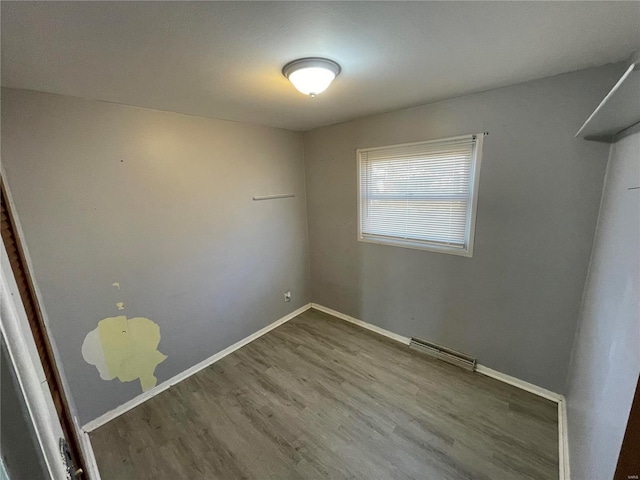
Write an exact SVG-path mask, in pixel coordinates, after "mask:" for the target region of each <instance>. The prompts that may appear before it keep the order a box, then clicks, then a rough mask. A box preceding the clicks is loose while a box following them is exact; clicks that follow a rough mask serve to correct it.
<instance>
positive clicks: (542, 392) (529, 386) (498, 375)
mask: <svg viewBox="0 0 640 480" xmlns="http://www.w3.org/2000/svg"><path fill="white" fill-rule="evenodd" d="M476 372H478V373H481V374H483V375H486V376H487V377H491V378H495V379H496V380H500V381H501V382H504V383H508V384H509V385H513V386H514V387H518V388H520V389H522V390H525V391H527V392H529V393H533V394H535V395H538V396H539V397H542V398H546V399H547V400H551V401H552V402H556V403H558V402H560V401H561V400H563V399H564V397H563V396H562V395H560V394H559V393H555V392H552V391H551V390H547V389H546V388H542V387H539V386H538V385H534V384H533V383H529V382H525V381H524V380H520V379H519V378H516V377H512V376H511V375H507V374H506V373H502V372H498V371H496V370H493V369H491V368H489V367H485V366H484V365H480V364H478V365H477V367H476Z"/></svg>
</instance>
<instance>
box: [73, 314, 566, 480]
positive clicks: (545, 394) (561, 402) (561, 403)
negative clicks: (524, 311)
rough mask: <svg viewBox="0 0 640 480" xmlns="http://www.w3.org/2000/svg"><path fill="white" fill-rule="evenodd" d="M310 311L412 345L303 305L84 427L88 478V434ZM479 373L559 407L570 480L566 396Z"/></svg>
mask: <svg viewBox="0 0 640 480" xmlns="http://www.w3.org/2000/svg"><path fill="white" fill-rule="evenodd" d="M309 308H315V309H316V310H319V311H321V312H324V313H327V314H329V315H332V316H334V317H337V318H340V319H341V320H344V321H346V322H349V323H352V324H354V325H358V326H359V327H362V328H366V329H367V330H371V331H372V332H375V333H378V334H380V335H384V336H385V337H388V338H391V339H392V340H395V341H397V342H400V343H402V344H404V345H409V342H410V341H411V339H410V338H409V337H405V336H403V335H398V334H396V333H393V332H390V331H389V330H386V329H384V328H381V327H378V326H376V325H373V324H371V323H367V322H365V321H363V320H360V319H357V318H354V317H351V316H350V315H346V314H344V313H341V312H338V311H337V310H333V309H332V308H328V307H325V306H323V305H318V304H317V303H309V304H307V305H304V306H303V307H301V308H299V309H297V310H295V311H293V312H291V313H290V314H289V315H286V316H284V317H282V318H281V319H279V320H276V321H275V322H273V323H272V324H270V325H267V326H266V327H264V328H263V329H261V330H258V331H257V332H255V333H253V334H251V335H249V336H248V337H246V338H244V339H242V340H240V341H239V342H236V343H234V344H233V345H231V346H230V347H227V348H225V349H224V350H222V351H221V352H218V353H216V354H215V355H213V356H211V357H209V358H207V359H206V360H203V361H202V362H200V363H198V364H197V365H194V366H193V367H191V368H189V369H188V370H185V371H184V372H182V373H179V374H178V375H176V376H174V377H172V378H170V379H169V380H167V381H165V382H162V383H161V384H160V385H157V386H155V387H154V388H152V389H151V390H148V391H147V392H145V393H143V394H141V395H138V396H137V397H135V398H133V399H132V400H130V401H128V402H127V403H125V404H123V405H121V406H120V407H118V408H115V409H113V410H111V411H110V412H107V413H105V414H104V415H101V416H100V417H98V418H96V419H95V420H92V421H90V422H88V423H87V424H86V425H84V427H82V430H83V432H82V437H83V438H82V440H83V443H84V447H85V448H84V450H85V457H86V458H85V460H86V462H87V468H88V469H89V470H90V471H89V474H90V476H91V478H92V480H100V474H99V472H98V468H97V464H96V461H95V457H94V455H93V449H92V448H91V440H90V439H89V435H88V432H91V431H93V430H95V429H96V428H98V427H100V426H102V425H104V424H105V423H107V422H109V421H111V420H113V419H114V418H117V417H119V416H120V415H122V414H123V413H126V412H128V411H129V410H131V409H132V408H134V407H137V406H138V405H140V404H141V403H144V402H146V401H147V400H149V399H150V398H152V397H155V396H156V395H158V394H159V393H161V392H163V391H165V390H167V389H168V388H170V387H171V386H173V385H175V384H177V383H179V382H181V381H182V380H184V379H186V378H188V377H190V376H191V375H193V374H195V373H197V372H199V371H200V370H202V369H203V368H206V367H208V366H209V365H211V364H213V363H215V362H217V361H218V360H220V359H222V358H224V357H226V356H227V355H229V354H230V353H232V352H234V351H236V350H238V349H239V348H241V347H243V346H245V345H246V344H248V343H250V342H252V341H253V340H255V339H256V338H259V337H261V336H262V335H264V334H265V333H267V332H269V331H271V330H273V329H274V328H276V327H279V326H280V325H282V324H283V323H286V322H288V321H289V320H291V319H292V318H294V317H296V316H298V315H300V314H301V313H303V312H305V311H306V310H308V309H309ZM476 372H478V373H480V374H482V375H486V376H488V377H491V378H494V379H496V380H499V381H501V382H504V383H507V384H509V385H513V386H514V387H517V388H520V389H522V390H525V391H527V392H530V393H533V394H535V395H538V396H540V397H542V398H546V399H547V400H551V401H553V402H556V403H557V404H558V448H559V452H558V453H559V463H560V480H570V468H569V443H568V434H567V408H566V400H565V398H564V396H563V395H560V394H558V393H555V392H552V391H550V390H547V389H545V388H542V387H539V386H537V385H534V384H532V383H529V382H525V381H524V380H520V379H519V378H516V377H512V376H510V375H507V374H505V373H502V372H498V371H496V370H493V369H491V368H489V367H485V366H484V365H481V364H478V365H477V367H476Z"/></svg>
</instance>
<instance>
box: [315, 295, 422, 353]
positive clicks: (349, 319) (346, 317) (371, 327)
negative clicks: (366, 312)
mask: <svg viewBox="0 0 640 480" xmlns="http://www.w3.org/2000/svg"><path fill="white" fill-rule="evenodd" d="M311 308H315V309H316V310H320V311H321V312H324V313H328V314H329V315H333V316H334V317H338V318H340V319H341V320H345V321H347V322H349V323H353V324H355V325H358V326H359V327H362V328H366V329H367V330H371V331H372V332H376V333H378V334H380V335H384V336H385V337H389V338H391V339H392V340H395V341H396V342H400V343H404V344H405V345H409V343H410V342H411V339H410V338H409V337H404V336H402V335H398V334H397V333H393V332H390V331H389V330H385V329H384V328H380V327H378V326H376V325H373V324H371V323H367V322H364V321H362V320H359V319H357V318H353V317H351V316H349V315H346V314H344V313H341V312H338V311H337V310H333V309H332V308H329V307H325V306H322V305H318V304H317V303H312V304H311Z"/></svg>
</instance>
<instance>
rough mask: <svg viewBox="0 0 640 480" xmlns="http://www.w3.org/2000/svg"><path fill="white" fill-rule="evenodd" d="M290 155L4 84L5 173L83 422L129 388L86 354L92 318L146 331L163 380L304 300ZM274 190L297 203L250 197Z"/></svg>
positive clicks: (239, 130) (244, 138)
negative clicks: (150, 327)
mask: <svg viewBox="0 0 640 480" xmlns="http://www.w3.org/2000/svg"><path fill="white" fill-rule="evenodd" d="M302 155H303V144H302V135H301V134H299V133H295V132H290V131H286V130H280V129H274V128H265V127H258V126H250V125H245V124H239V123H233V122H225V121H218V120H212V119H206V118H200V117H194V116H187V115H180V114H174V113H167V112H160V111H154V110H147V109H141V108H134V107H128V106H123V105H116V104H110V103H104V102H96V101H90V100H81V99H76V98H71V97H63V96H57V95H50V94H43V93H35V92H28V91H20V90H11V89H3V90H2V162H3V170H4V172H5V175H6V180H7V183H8V186H9V189H10V190H11V193H12V196H13V200H14V202H15V208H16V211H17V216H18V217H19V220H20V222H21V225H22V228H23V230H24V239H23V240H24V241H25V243H26V245H27V248H28V250H29V253H30V255H31V259H32V262H33V268H34V274H35V280H36V282H37V284H38V286H39V288H40V290H41V294H42V303H43V306H44V308H45V310H46V314H47V317H48V320H49V325H50V327H51V330H52V335H53V337H54V340H55V341H56V344H57V346H58V349H59V351H60V356H61V360H62V364H63V367H64V370H65V373H66V376H67V378H68V380H69V383H70V387H71V391H72V394H73V397H74V399H75V403H76V404H77V408H78V411H79V415H80V421H81V423H85V422H87V421H89V420H92V419H93V418H95V417H97V416H99V415H100V414H102V413H104V412H106V411H108V410H110V409H113V408H115V407H117V406H119V405H121V404H122V403H124V402H126V401H127V400H129V399H131V398H133V397H135V396H136V395H138V394H140V393H141V387H140V383H139V382H138V381H131V382H126V383H121V382H120V381H118V380H111V381H105V380H102V379H101V378H100V376H99V374H98V371H97V370H96V368H95V367H94V366H92V365H90V364H88V363H87V362H85V360H84V359H83V357H82V354H81V347H82V344H83V341H84V339H85V336H86V335H87V334H88V333H89V332H90V331H91V330H93V329H95V328H96V326H97V324H98V322H99V321H100V320H102V319H104V318H107V317H116V316H119V315H126V316H127V317H128V318H132V317H145V318H149V319H151V320H152V321H153V322H155V323H156V324H158V326H159V328H160V334H161V340H160V344H159V346H158V350H159V351H160V352H161V353H162V354H163V355H166V356H167V358H166V360H164V361H163V362H162V363H160V364H159V365H158V366H157V368H156V369H155V376H156V377H157V379H158V383H160V382H162V381H164V380H166V379H168V378H170V377H172V376H174V375H176V374H178V373H180V372H182V371H184V370H185V369H187V368H189V367H190V366H192V365H194V364H196V363H198V362H199V361H202V360H204V359H205V358H207V357H209V356H211V355H213V354H214V353H216V352H218V351H220V350H222V349H224V348H225V347H227V346H229V345H231V344H233V343H234V342H236V341H238V340H240V339H242V338H244V337H246V336H247V335H249V334H251V333H253V332H255V331H256V330H259V329H260V328H262V327H264V326H265V325H267V324H269V323H271V322H273V321H274V320H276V319H278V318H280V317H282V316H284V315H286V314H287V313H289V312H291V311H293V310H295V309H296V308H298V307H300V306H302V305H303V304H305V303H307V302H309V301H310V294H309V291H308V288H307V286H308V281H309V268H308V247H307V245H308V243H307V221H306V205H305V183H304V164H303V161H302ZM275 193H294V194H295V195H296V196H295V198H289V199H282V200H273V201H262V202H254V201H253V200H252V196H253V195H266V194H275ZM113 283H119V287H120V288H119V289H118V288H117V287H115V286H113V285H112V284H113ZM286 290H291V292H292V295H293V299H292V302H291V303H284V301H283V293H284V292H285V291H286ZM119 302H122V303H123V304H124V305H123V306H124V310H119V309H118V307H117V305H116V304H117V303H119Z"/></svg>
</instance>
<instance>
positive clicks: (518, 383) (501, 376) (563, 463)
mask: <svg viewBox="0 0 640 480" xmlns="http://www.w3.org/2000/svg"><path fill="white" fill-rule="evenodd" d="M311 307H312V308H315V309H316V310H320V311H321V312H325V313H328V314H329V315H333V316H334V317H337V318H340V319H342V320H345V321H347V322H349V323H353V324H355V325H358V326H360V327H362V328H366V329H367V330H371V331H372V332H376V333H379V334H380V335H384V336H385V337H389V338H391V339H393V340H396V341H398V342H400V343H403V344H405V345H409V342H410V341H411V339H410V338H409V337H404V336H402V335H398V334H396V333H393V332H390V331H389V330H385V329H384V328H380V327H378V326H376V325H372V324H371V323H367V322H365V321H363V320H360V319H357V318H354V317H351V316H349V315H346V314H344V313H341V312H338V311H336V310H333V309H332V308H328V307H325V306H322V305H318V304H317V303H312V304H311ZM476 372H478V373H480V374H482V375H486V376H487V377H491V378H494V379H496V380H499V381H501V382H504V383H508V384H509V385H512V386H514V387H517V388H520V389H522V390H525V391H527V392H530V393H533V394H535V395H538V396H539V397H542V398H545V399H547V400H551V401H552V402H556V403H557V404H558V454H559V464H560V480H570V478H571V477H570V468H569V437H568V432H567V404H566V400H565V398H564V396H563V395H560V394H559V393H555V392H552V391H551V390H547V389H546V388H542V387H539V386H538V385H534V384H533V383H529V382H525V381H524V380H520V379H519V378H516V377H512V376H511V375H507V374H506V373H502V372H498V371H497V370H493V369H491V368H489V367H485V366H484V365H481V364H478V365H476Z"/></svg>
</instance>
